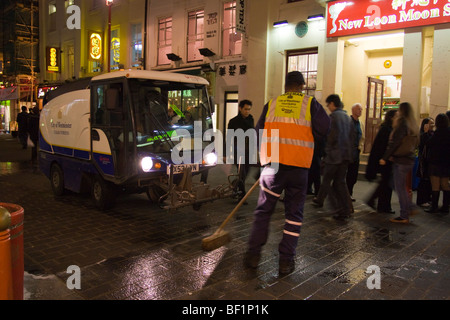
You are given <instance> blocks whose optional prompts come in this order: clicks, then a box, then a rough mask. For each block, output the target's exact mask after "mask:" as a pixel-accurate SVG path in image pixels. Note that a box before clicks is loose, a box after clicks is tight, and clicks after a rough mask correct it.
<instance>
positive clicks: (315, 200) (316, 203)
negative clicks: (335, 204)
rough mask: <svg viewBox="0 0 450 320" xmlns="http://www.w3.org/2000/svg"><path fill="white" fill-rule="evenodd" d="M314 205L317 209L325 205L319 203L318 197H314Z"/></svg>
mask: <svg viewBox="0 0 450 320" xmlns="http://www.w3.org/2000/svg"><path fill="white" fill-rule="evenodd" d="M312 203H313V205H314V206H315V207H317V208H322V207H323V203H320V202H319V199H317V197H314V198H313V199H312Z"/></svg>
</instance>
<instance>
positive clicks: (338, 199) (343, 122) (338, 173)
mask: <svg viewBox="0 0 450 320" xmlns="http://www.w3.org/2000/svg"><path fill="white" fill-rule="evenodd" d="M326 102H327V107H328V109H330V111H331V115H330V119H331V127H330V133H329V134H328V138H327V144H326V146H325V157H324V159H323V162H324V164H325V168H324V173H323V179H322V184H321V186H320V189H319V194H318V195H317V197H316V198H314V199H313V204H315V205H316V206H318V207H322V206H323V202H324V201H325V198H326V196H327V195H328V194H330V201H331V204H332V206H333V207H334V213H335V215H334V216H333V217H334V218H335V219H345V218H348V217H350V215H351V213H352V205H351V199H350V194H349V192H348V188H347V183H346V180H345V179H346V174H347V168H348V164H349V163H350V161H351V160H352V146H353V140H354V132H355V130H354V129H353V124H352V122H351V120H350V118H349V116H348V115H347V113H346V112H345V111H344V110H343V104H342V102H341V99H340V98H339V96H338V95H336V94H332V95H330V96H328V97H327V99H326Z"/></svg>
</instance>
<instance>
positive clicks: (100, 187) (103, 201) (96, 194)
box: [91, 176, 114, 210]
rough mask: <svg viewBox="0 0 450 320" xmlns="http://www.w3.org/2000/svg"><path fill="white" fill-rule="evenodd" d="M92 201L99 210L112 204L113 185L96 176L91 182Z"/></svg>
mask: <svg viewBox="0 0 450 320" xmlns="http://www.w3.org/2000/svg"><path fill="white" fill-rule="evenodd" d="M91 195H92V201H93V202H94V204H95V206H96V207H97V208H98V209H100V210H106V209H109V208H111V207H112V206H113V205H114V186H113V185H112V184H111V183H109V182H107V181H105V180H103V179H102V178H101V177H100V176H96V177H95V178H94V180H93V182H92V189H91Z"/></svg>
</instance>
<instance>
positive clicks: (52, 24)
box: [48, 1, 56, 31]
mask: <svg viewBox="0 0 450 320" xmlns="http://www.w3.org/2000/svg"><path fill="white" fill-rule="evenodd" d="M48 31H56V2H55V1H51V2H49V4H48Z"/></svg>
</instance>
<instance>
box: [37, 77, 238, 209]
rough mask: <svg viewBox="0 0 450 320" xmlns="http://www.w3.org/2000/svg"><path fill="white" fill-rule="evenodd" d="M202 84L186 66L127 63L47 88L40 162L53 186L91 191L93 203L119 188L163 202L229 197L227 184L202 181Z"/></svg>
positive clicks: (207, 162)
mask: <svg viewBox="0 0 450 320" xmlns="http://www.w3.org/2000/svg"><path fill="white" fill-rule="evenodd" d="M207 85H208V82H207V81H206V80H205V79H203V78H200V77H195V76H190V75H185V74H177V73H166V72H158V71H144V70H127V71H117V72H113V73H107V74H102V75H99V76H96V77H93V78H89V79H81V80H78V81H74V82H71V83H67V84H65V85H63V86H61V87H59V88H58V89H56V90H53V91H50V92H49V93H48V94H47V96H46V98H45V100H46V104H45V106H44V108H43V109H42V111H41V117H40V140H39V143H40V152H39V154H40V159H39V166H40V169H41V171H42V172H43V173H44V174H45V175H46V176H47V177H48V178H49V179H50V183H51V187H52V190H53V192H54V194H55V195H57V196H60V195H62V194H63V193H64V191H65V190H71V191H73V192H77V193H80V192H85V191H90V192H91V194H92V199H93V201H94V203H95V205H96V206H97V207H98V208H99V209H106V208H109V207H111V206H112V205H113V203H114V199H115V198H116V197H117V196H118V195H120V194H121V193H141V192H146V193H147V195H148V197H149V199H150V200H152V201H154V202H157V203H159V204H160V206H161V207H163V208H166V209H177V208H179V207H183V206H187V205H193V206H194V208H196V206H197V207H198V206H199V205H200V204H201V203H203V202H207V201H212V200H215V199H218V198H224V197H228V196H229V195H230V193H231V189H230V186H229V185H226V184H225V185H222V186H218V187H216V188H211V187H210V186H209V185H208V184H207V183H206V177H207V170H208V169H210V168H211V167H213V166H215V165H216V163H217V155H216V152H215V150H214V148H212V147H211V141H203V139H202V138H203V135H204V133H205V132H206V131H208V130H212V118H211V113H212V112H213V108H214V103H213V101H212V99H210V98H209V97H208V94H207ZM194 175H201V176H202V179H201V182H200V183H193V182H192V177H193V176H194Z"/></svg>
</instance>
